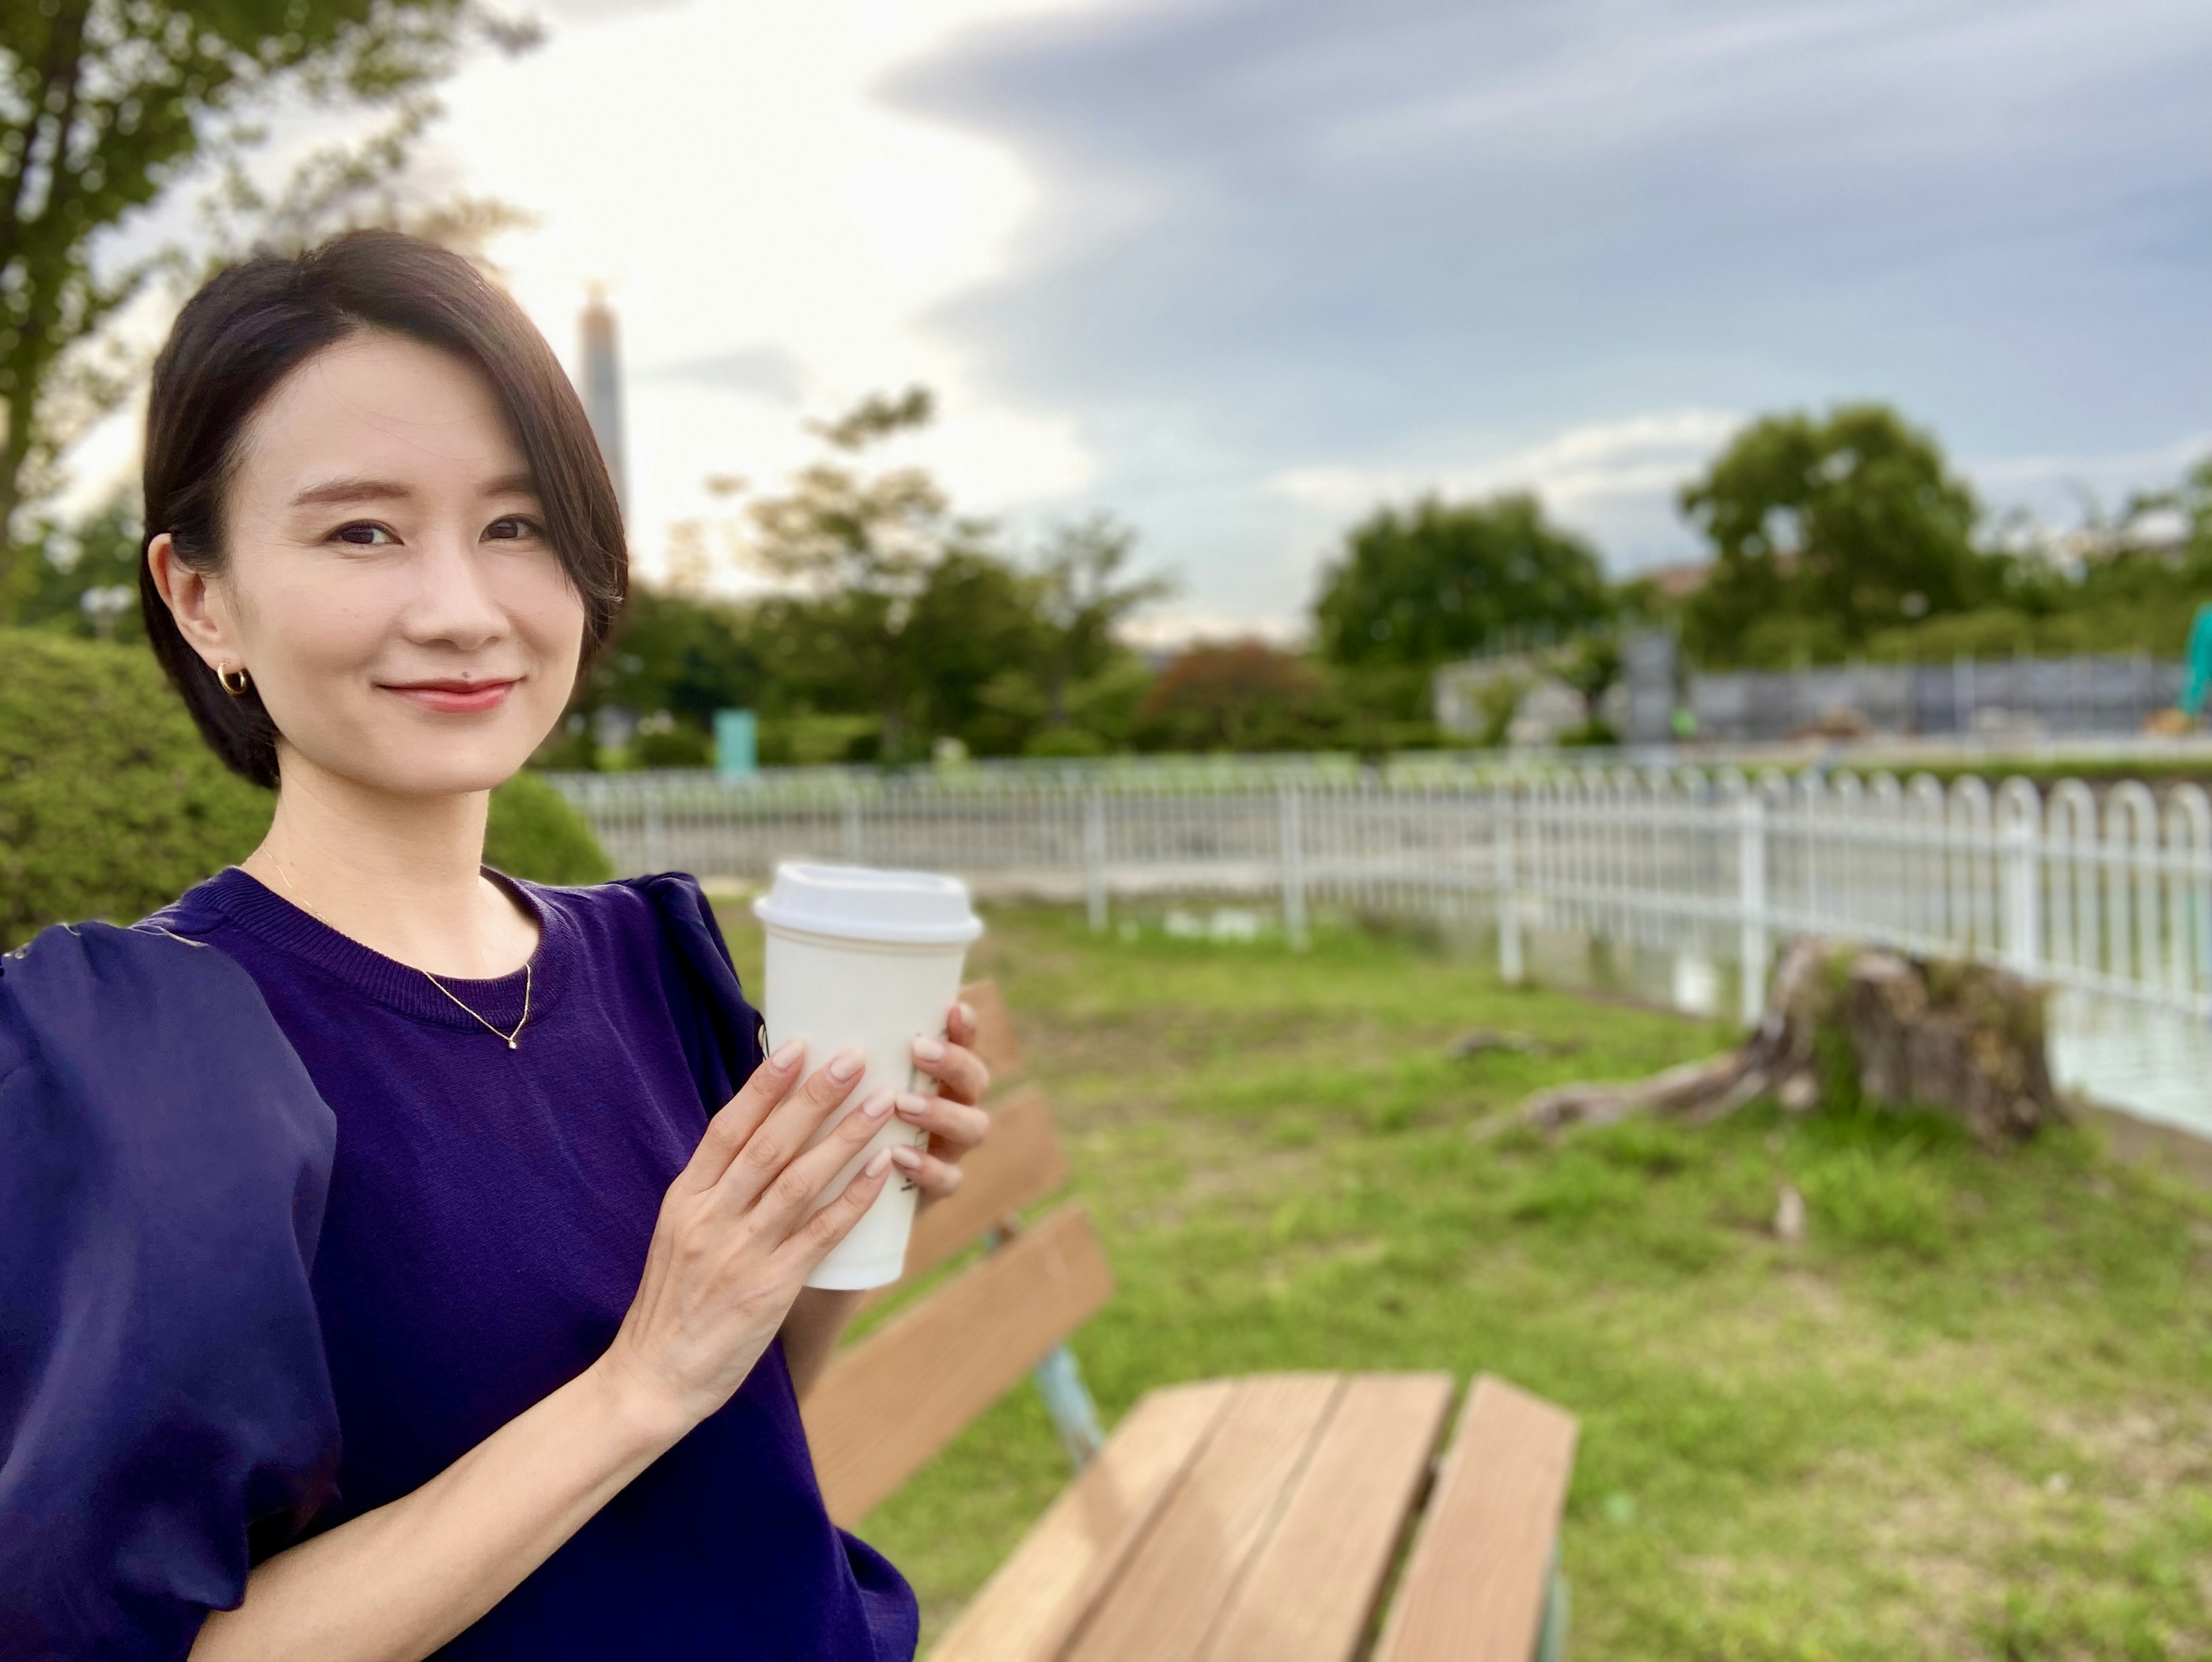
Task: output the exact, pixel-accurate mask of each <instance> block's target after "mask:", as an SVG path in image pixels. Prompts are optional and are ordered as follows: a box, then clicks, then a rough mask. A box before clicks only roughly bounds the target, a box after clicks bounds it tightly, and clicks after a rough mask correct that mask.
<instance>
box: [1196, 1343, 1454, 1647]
mask: <svg viewBox="0 0 2212 1662" xmlns="http://www.w3.org/2000/svg"><path fill="white" fill-rule="evenodd" d="M1451 1399H1452V1379H1451V1375H1450V1374H1449V1373H1355V1374H1352V1375H1351V1376H1350V1377H1349V1378H1348V1379H1346V1382H1345V1386H1344V1391H1343V1393H1342V1394H1341V1395H1340V1397H1338V1399H1337V1403H1336V1408H1335V1410H1334V1412H1333V1413H1332V1414H1331V1415H1329V1417H1328V1424H1327V1425H1326V1426H1325V1427H1323V1428H1322V1433H1321V1436H1320V1438H1319V1440H1317V1441H1316V1444H1315V1446H1314V1451H1313V1455H1312V1458H1310V1460H1309V1461H1308V1463H1307V1465H1306V1469H1305V1473H1304V1476H1302V1477H1301V1478H1300V1479H1299V1481H1298V1485H1297V1489H1296V1490H1295V1492H1293V1493H1292V1495H1291V1497H1290V1501H1289V1503H1288V1505H1286V1506H1285V1507H1284V1509H1283V1513H1282V1516H1281V1518H1280V1519H1279V1521H1278V1522H1277V1524H1276V1525H1275V1528H1274V1531H1273V1533H1272V1534H1271V1535H1270V1536H1269V1537H1267V1543H1266V1545H1264V1546H1263V1547H1261V1549H1260V1552H1259V1555H1258V1556H1257V1557H1256V1558H1255V1560H1254V1562H1253V1564H1252V1567H1251V1568H1250V1570H1249V1571H1248V1572H1247V1573H1246V1574H1245V1576H1244V1579H1243V1583H1242V1584H1241V1585H1240V1586H1239V1587H1238V1588H1237V1597H1236V1599H1235V1601H1234V1602H1233V1603H1232V1604H1231V1606H1230V1608H1229V1610H1228V1613H1227V1615H1226V1616H1225V1617H1224V1619H1223V1621H1222V1623H1221V1625H1220V1627H1219V1629H1218V1631H1217V1632H1216V1634H1215V1635H1214V1637H1213V1641H1212V1645H1211V1646H1210V1647H1208V1649H1207V1650H1206V1662H1351V1659H1352V1657H1353V1656H1354V1655H1355V1654H1356V1653H1358V1648H1359V1643H1360V1641H1361V1640H1362V1639H1364V1638H1365V1637H1366V1635H1367V1630H1368V1629H1367V1623H1368V1622H1369V1619H1370V1617H1372V1616H1373V1615H1374V1613H1375V1604H1376V1598H1378V1597H1379V1596H1380V1595H1381V1593H1382V1591H1383V1578H1384V1577H1385V1576H1386V1575H1387V1574H1389V1569H1390V1562H1391V1559H1392V1557H1393V1556H1394V1555H1395V1553H1396V1550H1397V1546H1398V1543H1399V1542H1400V1541H1401V1540H1402V1539H1403V1538H1404V1537H1405V1531H1406V1525H1407V1519H1409V1518H1410V1516H1411V1515H1412V1513H1413V1506H1414V1504H1415V1502H1416V1501H1419V1498H1420V1493H1421V1489H1422V1487H1423V1485H1424V1484H1425V1483H1426V1482H1427V1480H1428V1475H1429V1462H1430V1460H1431V1458H1432V1457H1433V1456H1434V1455H1435V1453H1436V1448H1437V1440H1438V1439H1439V1438H1440V1437H1441V1436H1442V1435H1443V1428H1444V1416H1445V1415H1446V1414H1447V1413H1448V1412H1449V1410H1450V1408H1451Z"/></svg>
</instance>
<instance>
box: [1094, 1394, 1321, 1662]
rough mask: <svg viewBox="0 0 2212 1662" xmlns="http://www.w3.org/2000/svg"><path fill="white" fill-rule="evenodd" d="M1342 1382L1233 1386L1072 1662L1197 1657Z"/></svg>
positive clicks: (1168, 1661)
mask: <svg viewBox="0 0 2212 1662" xmlns="http://www.w3.org/2000/svg"><path fill="white" fill-rule="evenodd" d="M1342 1388H1343V1379H1342V1377H1341V1376H1340V1375H1338V1374H1334V1373H1277V1374H1266V1375H1261V1376H1259V1377H1257V1378H1254V1379H1240V1380H1238V1381H1237V1385H1236V1392H1235V1394H1234V1395H1233V1396H1232V1397H1231V1398H1230V1399H1229V1402H1228V1404H1227V1406H1226V1407H1225V1408H1224V1409H1223V1410H1222V1413H1221V1418H1220V1419H1219V1420H1218V1422H1216V1423H1215V1425H1214V1428H1213V1434H1212V1436H1211V1437H1209V1438H1207V1439H1206V1446H1205V1447H1203V1448H1202V1449H1200V1451H1199V1452H1198V1456H1197V1458H1195V1459H1194V1460H1193V1461H1192V1462H1191V1465H1190V1469H1189V1470H1188V1472H1187V1473H1186V1474H1185V1476H1184V1477H1183V1480H1182V1482H1181V1483H1179V1484H1178V1485H1176V1490H1175V1493H1174V1494H1173V1495H1172V1496H1171V1497H1170V1499H1169V1501H1167V1503H1166V1504H1165V1505H1164V1507H1162V1508H1161V1510H1160V1512H1159V1514H1158V1517H1157V1518H1156V1519H1154V1521H1153V1524H1152V1528H1151V1529H1150V1530H1149V1531H1146V1535H1145V1538H1144V1539H1143V1540H1142V1541H1141V1542H1139V1543H1138V1545H1137V1547H1136V1549H1135V1550H1134V1551H1133V1552H1132V1553H1131V1554H1130V1555H1129V1560H1128V1563H1127V1566H1126V1567H1125V1568H1124V1569H1123V1570H1122V1572H1121V1575H1120V1576H1119V1577H1118V1578H1116V1579H1115V1581H1114V1583H1113V1585H1112V1586H1109V1588H1108V1589H1107V1590H1106V1592H1105V1593H1104V1595H1103V1597H1102V1598H1100V1599H1099V1601H1098V1603H1097V1607H1096V1608H1095V1609H1094V1610H1092V1612H1091V1617H1090V1620H1089V1621H1088V1622H1085V1624H1084V1626H1083V1627H1082V1629H1080V1630H1079V1632H1078V1633H1077V1635H1076V1637H1075V1642H1074V1644H1073V1647H1070V1649H1069V1651H1068V1653H1067V1655H1068V1657H1069V1659H1070V1662H1131V1659H1133V1658H1138V1657H1141V1658H1143V1659H1144V1662H1192V1659H1194V1658H1197V1657H1199V1656H1200V1655H1202V1654H1203V1653H1204V1649H1205V1645H1206V1638H1207V1636H1208V1635H1209V1634H1210V1633H1211V1631H1212V1628H1213V1625H1214V1622H1215V1621H1216V1619H1217V1618H1218V1616H1220V1614H1221V1610H1222V1607H1223V1606H1224V1605H1225V1604H1226V1603H1227V1602H1228V1601H1229V1599H1230V1598H1231V1596H1232V1595H1233V1594H1234V1592H1236V1588H1237V1580H1238V1578H1239V1577H1240V1576H1241V1575H1242V1574H1243V1572H1244V1569H1245V1567H1246V1566H1247V1564H1248V1563H1249V1562H1250V1560H1251V1558H1252V1555H1253V1553H1254V1551H1255V1549H1257V1548H1258V1546H1259V1545H1260V1543H1261V1542H1262V1541H1264V1540H1265V1539H1266V1538H1267V1533H1268V1531H1269V1530H1270V1529H1271V1528H1272V1527H1273V1524H1274V1521H1275V1518H1276V1515H1277V1513H1278V1512H1279V1509H1280V1507H1281V1505H1282V1502H1283V1500H1284V1497H1285V1494H1286V1493H1287V1492H1288V1491H1289V1490H1290V1488H1291V1486H1292V1485H1293V1484H1294V1483H1295V1482H1297V1477H1298V1475H1299V1473H1300V1472H1301V1470H1304V1465H1305V1462H1306V1458H1307V1456H1308V1454H1309V1452H1310V1450H1311V1448H1312V1446H1313V1443H1314V1440H1315V1437H1316V1434H1318V1433H1319V1431H1320V1430H1321V1428H1322V1424H1323V1423H1324V1422H1326V1421H1327V1420H1328V1414H1329V1409H1330V1408H1331V1406H1332V1405H1333V1404H1334V1403H1335V1401H1336V1397H1337V1393H1338V1392H1339V1391H1340V1390H1341V1389H1342Z"/></svg>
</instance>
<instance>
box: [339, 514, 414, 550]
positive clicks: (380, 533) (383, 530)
mask: <svg viewBox="0 0 2212 1662" xmlns="http://www.w3.org/2000/svg"><path fill="white" fill-rule="evenodd" d="M331 538H332V539H334V540H336V541H337V542H342V543H352V544H353V545H355V546H356V547H359V548H374V547H377V546H380V545H382V544H385V543H396V542H398V540H399V539H398V537H396V536H394V535H393V534H392V527H389V526H384V525H379V524H377V523H376V522H375V521H374V520H356V521H354V522H353V523H352V524H350V525H342V526H340V527H338V528H337V530H336V531H333V532H332V533H331Z"/></svg>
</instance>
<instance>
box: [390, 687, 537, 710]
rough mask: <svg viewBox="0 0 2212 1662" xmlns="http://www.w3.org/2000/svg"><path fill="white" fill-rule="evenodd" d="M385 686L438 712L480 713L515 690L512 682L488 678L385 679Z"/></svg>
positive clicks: (504, 699) (496, 707)
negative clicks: (471, 679)
mask: <svg viewBox="0 0 2212 1662" xmlns="http://www.w3.org/2000/svg"><path fill="white" fill-rule="evenodd" d="M384 690H385V691H386V692H396V693H398V695H399V696H400V697H403V698H405V699H407V700H409V701H410V703H414V704H416V705H417V706H419V707H420V708H422V709H428V710H435V711H436V712H437V713H438V714H439V715H482V714H483V712H485V711H486V710H494V709H498V708H499V707H500V706H501V704H503V703H506V702H507V694H508V693H509V692H512V691H513V690H514V683H513V681H489V680H487V681H459V680H455V681H396V682H387V683H386V685H385V689H384Z"/></svg>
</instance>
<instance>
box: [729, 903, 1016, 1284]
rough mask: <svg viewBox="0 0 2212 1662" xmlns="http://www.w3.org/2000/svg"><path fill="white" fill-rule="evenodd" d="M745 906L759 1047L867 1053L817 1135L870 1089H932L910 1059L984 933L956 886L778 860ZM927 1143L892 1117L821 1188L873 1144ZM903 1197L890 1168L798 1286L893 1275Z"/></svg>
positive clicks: (839, 1185)
mask: <svg viewBox="0 0 2212 1662" xmlns="http://www.w3.org/2000/svg"><path fill="white" fill-rule="evenodd" d="M753 911H754V913H755V914H756V915H757V916H758V917H759V918H760V921H761V923H762V926H763V928H765V930H766V931H767V934H768V1008H767V1009H766V1011H765V1012H764V1014H765V1015H766V1016H767V1019H768V1042H769V1048H770V1049H771V1050H773V1049H774V1048H775V1047H776V1046H777V1045H779V1044H782V1043H783V1042H784V1041H785V1040H786V1039H788V1038H803V1039H805V1041H806V1046H807V1061H808V1064H809V1066H810V1067H819V1066H821V1065H822V1064H823V1062H827V1061H829V1058H830V1057H831V1056H835V1055H836V1054H837V1052H838V1051H840V1050H846V1049H848V1048H851V1049H858V1050H862V1051H864V1052H866V1056H867V1059H868V1065H867V1070H866V1072H865V1073H863V1074H862V1075H860V1083H859V1084H857V1085H855V1086H854V1087H853V1090H852V1092H851V1093H850V1094H849V1095H848V1096H847V1097H846V1099H845V1105H844V1107H843V1108H842V1110H840V1111H839V1112H838V1113H836V1114H835V1115H832V1116H831V1117H830V1118H829V1120H828V1121H826V1122H825V1123H823V1128H822V1131H821V1133H820V1135H828V1134H829V1127H830V1126H832V1125H835V1124H836V1123H837V1121H838V1120H839V1119H842V1117H844V1115H846V1114H848V1113H850V1112H851V1111H853V1110H854V1109H855V1108H857V1107H859V1106H860V1104H862V1103H864V1102H866V1100H867V1099H869V1098H870V1097H872V1096H873V1095H874V1094H875V1093H878V1091H887V1090H888V1091H931V1090H934V1089H935V1088H936V1087H935V1085H934V1083H933V1081H931V1080H929V1079H928V1078H927V1076H926V1075H923V1074H921V1072H920V1070H918V1069H917V1068H915V1065H914V1042H915V1040H916V1039H918V1038H925V1037H935V1038H942V1037H943V1036H944V1033H945V1012H946V1011H947V1010H948V1009H950V1008H951V1005H952V1001H953V1000H954V999H956V998H957V997H958V996H959V994H960V971H961V968H962V965H963V964H964V963H965V961H966V959H967V957H968V943H969V941H973V940H975V937H976V936H977V935H979V934H982V933H983V924H982V921H981V919H980V918H978V917H977V916H975V910H974V908H972V907H971V906H970V905H969V902H968V886H967V885H966V884H964V883H963V882H961V881H960V880H959V879H957V878H954V877H940V876H938V875H937V874H934V873H931V872H889V871H875V870H872V869H870V868H866V867H863V866H811V865H802V864H799V863H797V862H794V861H786V862H785V863H783V864H781V865H779V866H778V867H777V868H775V883H774V884H773V886H770V888H769V892H767V893H766V894H764V895H763V896H762V897H761V898H759V899H758V900H756V901H755V902H754V903H753ZM817 1141H819V1136H817ZM928 1141H929V1134H928V1133H927V1132H926V1131H922V1130H920V1129H916V1128H915V1127H914V1126H912V1125H908V1123H906V1122H905V1121H903V1120H901V1119H899V1118H898V1117H896V1116H893V1117H890V1118H889V1119H887V1120H885V1121H884V1127H883V1129H881V1130H880V1131H878V1132H877V1133H876V1135H874V1136H873V1137H872V1138H870V1139H869V1141H868V1146H867V1147H866V1148H865V1149H863V1150H862V1151H861V1152H860V1154H855V1155H854V1157H853V1160H852V1162H851V1164H849V1165H848V1166H846V1167H845V1169H844V1171H843V1172H841V1173H839V1174H838V1176H837V1178H836V1180H834V1181H833V1182H832V1183H831V1184H829V1188H828V1189H827V1190H824V1191H823V1192H824V1193H825V1194H826V1195H828V1196H836V1195H837V1194H839V1193H840V1192H842V1190H843V1189H844V1186H845V1184H846V1183H847V1182H848V1180H849V1179H850V1178H852V1176H853V1174H854V1172H858V1171H859V1170H860V1167H861V1166H864V1165H865V1164H866V1162H867V1160H868V1158H869V1156H871V1155H872V1154H874V1153H875V1152H876V1151H877V1150H878V1149H879V1148H890V1147H893V1146H894V1145H896V1144H899V1143H908V1144H912V1145H914V1146H915V1147H917V1148H919V1147H921V1146H923V1145H925V1144H927V1142H928ZM825 1204H826V1202H825ZM914 1206H915V1186H914V1184H913V1182H912V1181H911V1180H910V1179H909V1178H907V1177H906V1175H905V1174H904V1173H903V1172H900V1171H899V1169H898V1168H897V1167H896V1166H893V1167H892V1168H891V1173H890V1181H889V1182H888V1183H886V1184H884V1191H883V1193H882V1194H880V1195H878V1196H877V1197H876V1201H875V1204H874V1205H872V1206H871V1207H870V1208H868V1210H867V1213H866V1215H865V1216H864V1217H862V1218H861V1220H860V1222H859V1223H857V1224H855V1225H854V1227H853V1232H852V1233H850V1234H849V1235H848V1236H846V1237H845V1239H843V1240H842V1241H840V1242H839V1243H838V1244H837V1246H836V1250H835V1251H832V1252H831V1253H830V1254H829V1257H826V1258H824V1259H823V1261H822V1262H821V1263H820V1264H819V1265H817V1267H816V1269H815V1271H814V1273H813V1274H812V1275H810V1276H808V1277H807V1278H806V1284H807V1285H808V1286H809V1287H823V1288H844V1289H848V1290H849V1289H854V1288H866V1287H883V1286H886V1285H888V1284H889V1283H890V1282H895V1281H896V1280H897V1279H898V1278H899V1276H900V1275H902V1274H903V1273H904V1272H905V1269H906V1243H907V1237H908V1234H910V1233H912V1232H913V1229H914Z"/></svg>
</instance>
